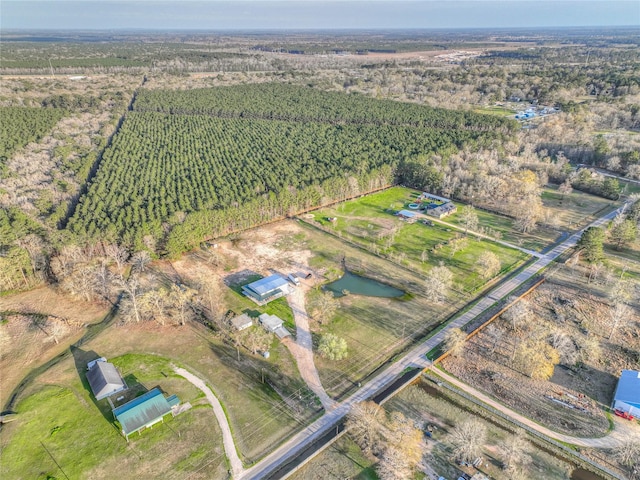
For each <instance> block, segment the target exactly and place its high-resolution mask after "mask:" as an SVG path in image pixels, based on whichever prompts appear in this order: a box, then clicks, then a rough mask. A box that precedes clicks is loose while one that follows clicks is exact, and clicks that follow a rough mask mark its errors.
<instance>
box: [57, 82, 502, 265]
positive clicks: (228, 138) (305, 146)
mask: <svg viewBox="0 0 640 480" xmlns="http://www.w3.org/2000/svg"><path fill="white" fill-rule="evenodd" d="M134 110H135V111H133V112H130V113H129V114H128V115H127V118H126V120H125V122H124V124H123V126H122V128H121V129H120V131H119V132H118V134H117V135H116V137H115V138H114V141H113V144H112V145H111V147H110V148H108V149H107V150H106V152H105V154H104V157H103V160H102V163H101V167H100V169H99V171H98V173H97V175H96V177H95V179H94V181H93V183H92V184H91V186H90V188H89V190H88V194H87V196H86V197H85V198H83V199H82V200H81V203H80V205H79V207H78V209H77V210H76V212H75V215H74V217H73V218H72V219H71V222H70V224H69V228H70V230H71V231H72V232H73V233H75V234H76V235H78V236H79V237H80V238H83V239H87V240H91V239H98V238H100V239H106V240H108V241H113V242H116V241H117V242H123V243H124V244H125V245H128V246H130V247H131V248H133V249H140V248H144V246H145V238H147V240H146V244H149V243H150V240H149V237H151V239H153V244H154V245H156V244H158V245H162V244H163V241H164V239H165V236H166V232H167V231H171V230H172V229H174V228H175V227H176V226H178V225H181V224H183V221H184V219H185V215H187V214H192V213H193V212H201V211H214V212H215V219H212V217H211V215H202V214H201V215H195V216H193V218H189V222H187V223H186V225H188V226H189V227H188V231H187V227H185V226H180V227H179V228H177V230H176V232H175V233H173V234H169V237H168V238H169V242H168V243H167V244H166V249H162V248H161V249H160V251H161V252H162V251H164V252H168V253H171V254H177V253H180V252H181V251H184V250H185V249H188V248H192V247H193V246H195V245H197V243H198V242H200V241H202V240H204V239H205V238H206V237H214V236H217V235H222V234H225V233H229V232H231V231H234V230H237V229H241V228H249V227H251V226H254V225H257V224H260V223H264V222H267V221H271V220H273V219H276V218H281V217H283V216H286V215H289V214H293V213H295V212H300V211H303V210H306V209H309V208H312V207H314V206H318V205H321V204H325V203H330V202H333V201H337V200H341V199H344V198H347V197H349V196H353V195H358V194H360V193H363V192H367V191H370V190H373V189H376V188H380V187H382V186H385V185H389V184H392V183H393V182H394V181H395V178H394V175H393V172H394V171H396V170H397V169H398V167H400V166H401V165H403V164H404V162H407V161H411V160H413V159H415V158H417V157H419V156H421V155H422V156H424V155H426V154H430V153H434V152H439V153H441V154H443V155H445V156H446V155H447V153H449V154H450V153H453V152H455V151H457V150H458V149H460V148H462V147H463V145H467V144H476V145H489V144H490V143H491V141H492V140H495V139H497V138H499V137H500V135H503V134H507V133H508V132H509V131H512V130H513V123H512V122H510V121H508V120H505V119H501V118H498V117H491V116H485V115H480V114H475V113H470V112H459V111H447V110H444V109H436V108H429V107H421V106H418V105H412V104H404V103H400V102H393V101H382V100H376V99H371V98H368V97H364V96H359V95H345V94H339V93H326V92H321V91H318V90H314V89H311V88H307V87H297V86H291V85H283V84H257V85H241V86H234V87H223V88H212V89H197V90H193V91H182V92H171V91H142V92H141V93H140V94H139V95H138V97H137V99H136V102H135V104H134ZM157 112H166V113H157ZM196 219H199V220H196ZM203 225H206V227H205V226H203ZM158 242H160V243H158Z"/></svg>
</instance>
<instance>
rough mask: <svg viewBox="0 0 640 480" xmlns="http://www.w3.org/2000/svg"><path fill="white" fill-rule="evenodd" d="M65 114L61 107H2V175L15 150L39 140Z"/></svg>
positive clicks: (0, 164)
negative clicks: (8, 159) (6, 162)
mask: <svg viewBox="0 0 640 480" xmlns="http://www.w3.org/2000/svg"><path fill="white" fill-rule="evenodd" d="M64 114H65V112H64V110H60V109H56V110H53V109H41V108H17V107H2V108H0V138H1V139H2V141H0V175H1V174H2V171H3V167H4V164H5V161H6V160H7V158H9V157H10V156H11V155H12V154H13V152H15V151H16V150H17V149H19V148H21V147H24V146H25V145H26V144H27V143H29V142H35V141H38V140H39V139H40V138H41V137H42V136H43V135H44V134H46V133H47V132H48V131H49V130H51V128H52V127H53V126H54V125H55V124H56V122H57V121H58V120H60V119H61V118H62V117H63V116H64Z"/></svg>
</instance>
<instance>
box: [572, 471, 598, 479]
mask: <svg viewBox="0 0 640 480" xmlns="http://www.w3.org/2000/svg"><path fill="white" fill-rule="evenodd" d="M571 480H604V478H603V477H601V476H600V475H596V474H595V473H592V472H590V471H588V470H585V469H584V468H576V469H575V470H574V471H573V473H571Z"/></svg>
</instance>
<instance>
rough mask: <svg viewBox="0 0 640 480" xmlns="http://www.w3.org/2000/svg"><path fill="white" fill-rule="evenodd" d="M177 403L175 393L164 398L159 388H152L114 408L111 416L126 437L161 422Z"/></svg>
mask: <svg viewBox="0 0 640 480" xmlns="http://www.w3.org/2000/svg"><path fill="white" fill-rule="evenodd" d="M178 403H179V400H178V397H176V396H175V395H172V396H171V397H169V398H165V396H164V395H163V394H162V392H161V391H160V389H159V388H154V389H153V390H149V391H148V392H147V393H145V394H144V395H141V396H139V397H138V398H134V399H133V400H131V401H130V402H127V403H125V404H124V405H122V406H120V407H118V408H115V409H114V410H113V416H114V417H116V420H118V422H119V423H120V426H121V427H122V434H123V435H124V436H125V438H127V439H128V438H129V435H131V434H132V433H135V432H139V431H141V430H143V429H145V428H148V427H151V426H153V425H155V424H156V423H158V422H162V421H163V420H164V416H165V415H167V414H168V413H171V407H172V406H173V405H177V404H178Z"/></svg>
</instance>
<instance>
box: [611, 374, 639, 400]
mask: <svg viewBox="0 0 640 480" xmlns="http://www.w3.org/2000/svg"><path fill="white" fill-rule="evenodd" d="M613 398H614V400H615V401H621V402H624V403H628V404H629V405H632V406H634V407H636V408H640V372H638V371H636V370H623V371H622V374H621V375H620V379H619V380H618V387H617V388H616V393H615V395H614V397H613Z"/></svg>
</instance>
